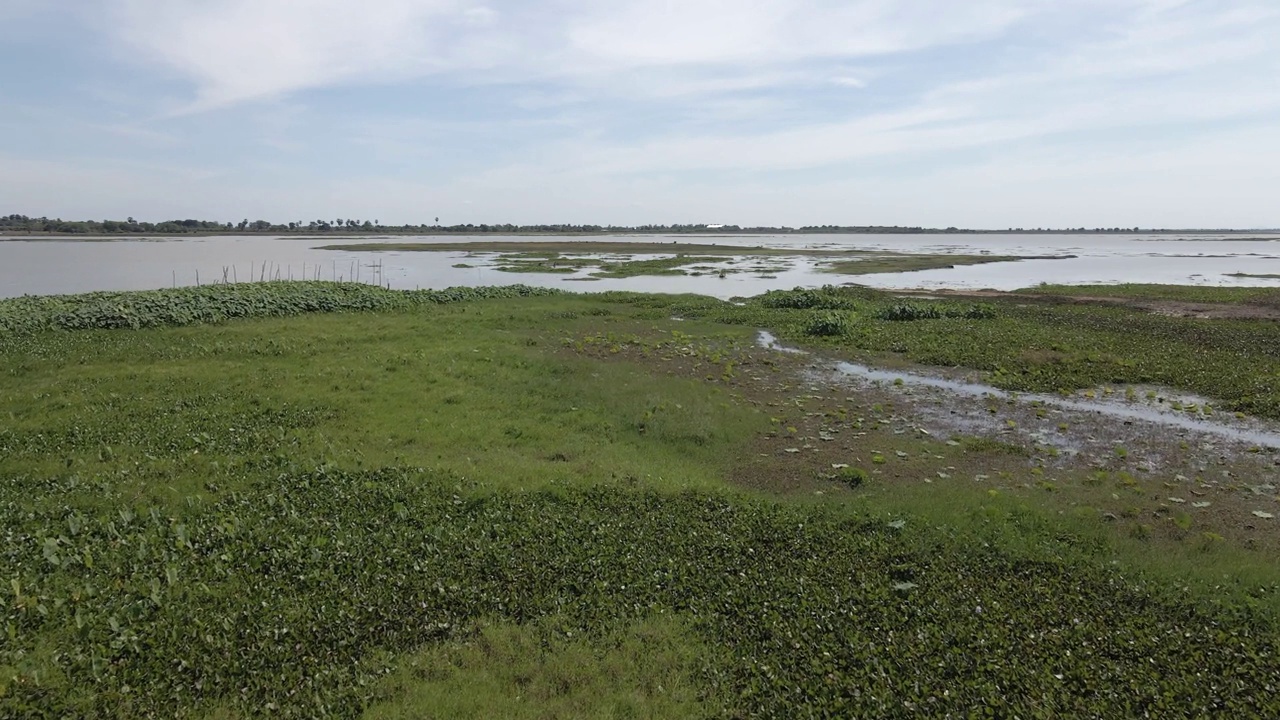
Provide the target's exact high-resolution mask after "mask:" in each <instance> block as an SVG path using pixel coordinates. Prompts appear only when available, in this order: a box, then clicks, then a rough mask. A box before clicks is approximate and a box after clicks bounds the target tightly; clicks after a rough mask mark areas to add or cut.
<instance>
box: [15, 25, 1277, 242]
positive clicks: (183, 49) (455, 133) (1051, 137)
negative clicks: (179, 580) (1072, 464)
mask: <svg viewBox="0 0 1280 720" xmlns="http://www.w3.org/2000/svg"><path fill="white" fill-rule="evenodd" d="M99 1H100V2H104V3H106V4H107V5H108V6H109V7H110V8H111V15H110V16H111V18H112V22H111V23H110V24H109V25H107V27H111V28H114V29H115V30H114V31H115V32H116V33H117V40H119V41H120V42H122V43H123V47H125V48H127V49H128V50H130V51H131V53H130V54H131V56H133V57H137V58H138V59H139V60H140V61H141V62H144V63H149V64H157V65H159V66H161V67H163V68H165V70H166V72H168V73H169V74H170V76H171V77H176V78H178V79H180V80H182V81H185V82H186V83H188V84H189V88H190V89H189V90H188V91H187V92H186V94H184V95H183V97H182V98H181V99H180V100H179V101H177V104H178V105H179V106H181V107H182V109H183V110H184V111H186V112H187V113H191V112H193V111H200V110H209V109H213V108H228V107H232V106H236V105H241V104H247V103H253V106H252V107H251V108H249V109H247V110H241V111H239V112H238V113H237V114H234V115H232V114H230V113H229V114H228V115H227V117H226V118H224V117H222V116H216V117H208V118H201V117H197V118H187V119H185V120H184V121H181V122H173V123H171V124H169V125H165V124H162V123H153V124H152V127H151V128H149V127H148V126H147V123H145V122H138V121H136V120H134V121H132V122H130V119H129V118H128V117H125V118H122V119H117V118H112V119H111V121H110V122H109V123H108V122H107V121H103V123H102V124H103V127H100V128H98V130H97V132H99V134H111V135H112V136H113V137H114V138H117V139H122V140H121V141H120V142H119V143H118V144H119V145H121V146H124V145H126V144H128V143H132V144H133V145H136V146H141V145H143V144H145V143H146V142H152V144H153V145H155V146H157V147H159V146H161V145H162V144H163V143H162V142H161V141H162V140H164V139H165V138H167V137H172V135H174V134H176V135H181V134H182V131H183V130H189V131H191V132H192V135H190V136H188V137H186V138H184V139H185V140H187V141H189V142H191V143H193V142H194V138H195V137H197V136H198V137H199V138H201V140H205V139H207V140H208V141H209V142H210V143H211V144H212V145H211V146H217V145H218V143H223V145H224V146H225V147H227V148H233V150H232V152H229V153H228V155H231V156H233V157H230V158H228V159H227V160H226V161H225V163H224V162H223V159H222V158H221V157H216V156H215V151H213V150H209V148H207V147H200V148H196V147H194V145H193V144H189V145H188V146H187V147H189V148H191V149H193V150H195V151H197V152H199V151H203V150H208V152H204V153H202V154H201V158H202V160H203V161H206V162H210V164H211V165H213V166H215V167H218V168H225V169H226V170H227V172H226V173H224V174H221V175H219V176H217V177H214V178H207V177H204V176H199V177H197V176H185V175H181V173H178V172H177V170H175V169H170V170H164V171H157V173H156V174H155V176H154V177H151V176H149V174H148V172H149V171H141V170H138V169H137V168H134V167H132V166H129V165H127V164H125V165H118V164H116V165H113V164H111V163H109V162H106V161H101V162H99V161H96V160H93V159H84V160H83V163H82V165H83V166H84V167H89V168H92V171H82V170H83V168H78V167H77V165H76V164H75V163H71V164H67V165H64V166H57V167H53V166H49V165H41V166H40V167H34V166H33V167H32V168H30V170H31V172H32V173H33V175H32V177H34V178H36V179H34V180H33V181H32V183H31V184H30V185H28V186H23V187H16V186H15V187H12V188H6V187H4V183H3V182H2V181H0V196H5V197H14V198H19V199H23V200H24V201H26V200H29V201H31V202H36V200H37V198H38V197H39V196H40V194H41V193H45V194H46V195H47V197H46V200H45V203H46V206H48V203H64V202H66V203H71V202H77V203H82V204H84V206H86V207H92V208H98V209H97V210H94V211H93V212H89V213H87V214H88V215H91V216H93V215H101V214H103V212H102V211H101V209H102V208H103V207H105V206H108V205H109V203H108V202H107V198H108V197H111V198H115V201H117V202H118V203H119V205H118V207H120V208H121V209H122V211H124V212H133V213H135V214H137V213H138V212H145V211H144V210H136V209H135V208H137V207H138V206H139V204H140V203H142V204H145V203H153V204H154V205H155V206H163V207H166V208H171V209H172V210H173V211H174V212H175V213H176V211H177V210H180V209H183V208H186V207H187V206H186V205H181V203H183V202H188V201H187V200H184V199H175V198H174V197H172V196H175V195H178V194H181V195H182V196H183V197H184V198H192V199H191V200H190V201H189V202H190V203H191V204H192V205H193V206H194V205H200V206H201V207H207V208H208V209H209V213H211V214H216V213H217V212H221V211H223V210H229V214H230V215H237V216H241V215H243V214H245V212H246V211H250V210H251V209H252V208H261V210H260V211H259V212H261V214H263V215H264V216H271V217H276V216H282V217H283V216H291V215H298V216H309V215H318V214H325V213H327V212H329V210H326V209H325V208H329V209H332V208H337V207H342V208H350V212H356V213H359V214H361V215H371V216H372V215H377V216H379V217H381V218H382V219H384V220H386V219H393V218H399V219H403V220H417V219H420V217H419V215H420V214H421V208H422V207H424V206H431V207H437V206H439V207H441V208H447V207H455V208H458V210H457V212H458V213H459V214H462V213H463V208H466V210H465V212H466V213H469V216H468V217H466V218H462V219H460V221H473V222H481V221H486V222H491V221H502V220H512V221H542V220H547V221H550V220H558V221H564V220H573V221H599V222H615V221H616V222H628V221H632V222H644V221H662V220H678V219H695V218H700V217H707V216H713V217H722V218H726V219H728V221H731V222H744V223H784V222H785V223H806V222H859V221H865V222H868V223H912V224H915V223H926V224H930V223H932V224H944V225H951V224H955V225H962V224H970V225H1000V226H1003V225H1008V224H1011V225H1018V224H1023V225H1026V224H1044V225H1047V224H1054V223H1061V224H1071V225H1080V224H1084V225H1094V224H1106V225H1134V224H1140V225H1175V224H1209V225H1213V224H1267V222H1266V218H1265V215H1266V213H1267V212H1270V208H1271V207H1272V204H1271V201H1270V200H1267V198H1268V197H1271V198H1273V197H1274V196H1275V195H1276V193H1278V192H1280V178H1278V177H1277V175H1276V171H1274V170H1268V169H1267V168H1268V166H1267V164H1266V163H1265V162H1264V160H1265V159H1267V158H1274V157H1275V156H1276V155H1277V154H1280V135H1277V133H1276V132H1275V131H1273V130H1268V129H1267V128H1269V127H1280V83H1277V82H1276V81H1275V78H1277V77H1280V54H1276V53H1274V52H1273V51H1272V50H1271V46H1272V45H1273V44H1274V38H1276V37H1280V5H1276V4H1275V2H1274V0H1265V1H1264V0H1212V1H1211V0H1061V2H1052V3H1051V2H1047V0H969V1H966V2H955V1H954V0H915V1H914V2H902V1H895V0H843V1H839V0H752V1H751V2H741V0H739V1H738V2H729V0H683V1H680V0H613V1H612V2H603V1H599V0H537V1H536V2H533V1H518V0H363V1H362V2H358V3H357V2H351V0H99ZM0 2H3V0H0ZM22 2H29V0H22ZM423 78H428V80H427V81H426V82H421V83H420V84H415V83H414V82H411V81H420V80H421V79H423ZM376 83H403V85H402V87H403V88H404V89H405V92H406V95H407V96H413V95H415V94H418V93H420V92H421V89H422V88H423V87H426V86H428V85H430V87H431V88H432V91H433V92H434V91H438V90H440V89H441V88H442V87H444V88H445V90H446V91H447V90H449V89H454V90H456V89H458V88H463V89H465V90H466V91H467V92H465V93H458V92H454V93H453V94H452V95H446V93H445V92H441V95H442V96H448V97H451V98H452V99H453V100H455V101H456V102H459V103H462V104H465V103H469V102H471V100H472V99H473V98H479V100H478V101H476V103H475V105H474V106H467V107H466V108H465V112H457V113H453V114H450V113H447V112H445V113H441V115H440V116H439V117H435V116H431V117H418V118H408V119H407V118H406V117H405V115H407V114H409V113H406V112H404V111H400V112H395V111H390V110H386V109H384V108H381V107H377V106H376V105H375V106H367V107H361V108H358V109H356V108H349V107H339V106H337V105H336V104H335V103H329V102H326V99H325V98H324V97H323V96H322V95H315V96H312V95H309V94H306V93H305V92H304V91H307V90H311V89H316V88H326V87H335V86H344V85H352V86H362V85H368V84H376ZM135 91H136V89H135ZM140 92H145V90H143V91H140ZM291 96H297V98H296V100H295V99H290V97H291ZM139 104H140V103H132V102H131V103H125V105H129V106H130V107H133V106H135V105H139ZM311 104H314V107H309V105H311ZM321 113H324V114H325V117H324V122H319V119H320V118H319V116H320V114H321ZM232 121H238V122H232ZM1268 123H1270V124H1268ZM108 125H109V126H108ZM232 125H234V126H235V128H234V131H232V130H228V128H231V127H232ZM153 128H155V129H159V130H161V131H163V136H161V135H157V136H155V137H152V138H148V137H147V131H148V130H150V129H153ZM193 128H195V130H192V129H193ZM236 133H238V134H236ZM11 134H12V133H11ZM197 134H198V135H197ZM232 135H235V137H234V138H232V137H231V136H232ZM244 135H255V136H257V138H256V139H257V140H258V141H259V143H266V144H268V145H270V146H271V147H274V148H279V149H284V150H287V151H288V152H285V153H281V156H279V157H276V156H273V157H274V159H275V160H276V161H277V162H280V163H281V165H280V167H278V168H275V169H272V170H271V173H268V174H266V175H264V176H263V177H264V178H266V179H255V177H254V175H253V172H252V171H251V170H249V169H246V168H247V167H248V166H249V164H251V163H254V162H259V161H260V159H259V158H256V157H254V156H253V155H252V154H251V153H250V152H248V151H245V150H244V148H246V147H252V148H253V150H254V151H260V150H261V145H260V144H258V143H254V142H252V141H250V142H246V141H245V139H244V137H243V136H244ZM495 140H496V142H495ZM1128 142H1131V144H1127V143H1128ZM344 144H345V146H346V149H347V150H348V151H349V152H350V155H349V156H347V157H345V158H343V156H342V154H341V153H342V151H343V147H344ZM352 148H354V150H352ZM110 149H111V150H115V148H114V147H112V148H110ZM326 150H328V151H330V152H331V156H327V157H325V158H323V159H324V160H326V162H323V163H321V162H311V161H312V160H314V159H320V158H321V155H322V154H323V153H325V152H326ZM126 153H127V151H125V150H122V151H121V153H120V155H124V154H126ZM109 154H110V153H104V155H109ZM175 155H176V154H175ZM211 157H212V158H213V159H212V160H210V158H211ZM338 158H343V161H344V163H345V162H347V161H349V162H350V163H351V164H352V165H359V168H358V170H359V172H362V173H363V176H361V177H351V178H346V179H337V176H338V175H343V174H348V173H349V172H350V173H351V174H355V172H356V170H348V168H347V166H346V165H345V164H343V163H340V162H339V161H338ZM438 160H439V161H440V162H437V161H438ZM174 162H175V165H176V166H181V163H182V162H183V161H182V160H175V161H174ZM191 162H195V161H191ZM293 162H297V163H299V164H298V165H296V166H293V165H290V163H293ZM320 166H323V169H319V170H317V169H316V168H317V167H320ZM393 166H394V168H395V169H394V173H395V174H394V175H392V171H391V169H390V168H392V167H393ZM304 167H305V168H307V170H305V171H304V169H303V168H304ZM446 167H447V169H442V168H446ZM41 168H43V170H41ZM378 168H383V169H384V170H386V172H387V175H385V176H380V175H379V174H378ZM1232 168H1235V169H1236V170H1237V172H1234V173H1233V172H1232ZM256 169H258V170H261V166H257V168H256ZM42 172H43V175H41V174H40V173H42ZM779 172H782V173H786V174H787V175H786V177H787V178H788V180H787V181H786V183H785V184H780V183H779V181H777V180H769V179H767V176H768V175H769V174H770V173H779ZM112 173H116V177H117V178H118V180H117V181H116V182H112V181H110V180H109V179H108V178H110V177H112ZM326 173H328V174H326ZM18 175H19V176H21V175H23V173H18ZM40 177H47V178H48V182H43V181H40V180H39V178H40ZM286 177H287V179H288V181H289V183H290V184H289V186H288V187H283V186H277V185H274V184H272V181H271V179H274V180H275V181H276V182H281V183H282V178H286ZM710 177H714V178H715V180H714V181H713V180H710V179H708V178H710ZM156 178H159V179H156ZM1215 183H1216V184H1215ZM282 184H283V183H282ZM108 186H109V187H108ZM33 188H36V189H33ZM41 188H42V189H41ZM1197 192H1199V193H1200V195H1199V196H1197V194H1196V193H1197ZM9 193H14V194H13V195H10V194H9ZM802 196H803V197H802ZM1197 197H1200V198H1205V199H1211V200H1212V203H1208V202H1197ZM130 198H132V199H131V200H130ZM467 203H473V204H470V205H468V204H467ZM240 205H249V206H251V207H245V208H244V209H242V210H236V209H234V208H236V207H238V206H240ZM1162 207H1163V208H1164V210H1165V212H1166V218H1167V219H1164V220H1162V219H1161V217H1160V215H1159V212H1160V209H1161V208H1162ZM273 208H278V210H277V209H273ZM700 208H701V210H699V209H700ZM1126 208H1128V209H1130V210H1132V216H1129V215H1127V214H1126V212H1127V211H1126ZM65 212H66V214H68V215H73V214H76V213H75V212H73V211H65ZM343 212H344V213H347V212H348V211H347V210H344V211H343ZM439 212H440V213H441V214H442V215H443V214H444V213H445V210H443V209H442V210H440V211H439ZM1090 212H1092V213H1096V214H1095V215H1089V213H1090ZM655 213H656V214H658V215H660V216H659V217H654V214H655ZM116 214H118V213H116ZM160 214H161V215H166V214H170V213H169V212H168V211H166V212H164V213H160ZM189 214H201V213H199V212H198V211H197V209H196V208H194V207H193V208H191V209H190V213H189ZM248 214H250V215H253V214H254V212H249V213H248ZM430 214H432V215H434V214H435V211H434V210H433V211H432V212H431V213H430ZM1037 214H1038V215H1037ZM1037 218H1038V219H1037ZM1197 218H1198V219H1197ZM1231 218H1236V220H1232V219H1231ZM1277 221H1280V218H1272V219H1271V220H1270V224H1274V223H1275V222H1277Z"/></svg>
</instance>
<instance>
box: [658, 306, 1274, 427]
mask: <svg viewBox="0 0 1280 720" xmlns="http://www.w3.org/2000/svg"><path fill="white" fill-rule="evenodd" d="M991 300H992V302H991V303H989V305H988V306H976V307H975V306H965V305H960V304H958V303H954V302H950V301H931V302H928V303H923V302H918V303H913V304H912V303H909V304H904V303H902V301H901V300H899V299H897V298H894V297H892V296H891V295H889V294H884V293H876V292H874V291H869V290H866V289H861V288H848V289H845V288H827V289H823V290H796V291H774V292H771V293H767V294H765V295H762V296H760V297H758V298H754V299H752V300H750V301H749V302H747V303H746V304H745V305H744V306H742V307H733V306H725V305H704V306H700V307H688V308H683V306H682V308H683V310H682V312H683V316H685V317H702V318H705V319H715V320H719V321H723V322H727V323H740V324H744V325H748V326H754V327H768V328H774V329H776V330H777V331H778V332H780V333H781V335H782V336H783V337H787V338H790V339H792V340H794V341H805V342H811V343H817V344H818V346H819V347H826V348H828V349H834V350H836V351H840V352H844V353H847V354H850V355H853V356H857V357H864V358H866V357H870V358H873V359H875V358H886V357H890V358H902V359H906V360H910V361H912V362H916V363H920V364H924V365H936V366H941V367H964V368H972V369H975V370H981V371H985V372H986V373H987V380H988V381H989V382H990V383H991V384H993V385H996V386H997V387H1001V388H1004V389H1008V390H1017V391H1033V392H1057V391H1061V390H1068V391H1069V390H1077V389H1085V388H1093V387H1098V386H1100V385H1106V384H1156V385H1164V386H1168V387H1172V388H1178V389H1182V390H1188V391H1191V392H1194V393H1196V394H1199V395H1204V396H1207V397H1210V398H1213V399H1216V400H1217V401H1218V403H1217V405H1218V406H1219V407H1221V408H1225V409H1229V410H1232V411H1240V412H1245V413H1249V414H1254V415H1259V416H1262V417H1268V418H1280V326H1278V325H1277V324H1276V323H1275V321H1274V320H1270V319H1234V320H1227V319H1221V320H1199V319H1194V318H1180V317H1167V316H1163V315H1158V314H1152V313H1147V312H1143V311H1141V310H1138V309H1133V308H1126V307H1108V306H1097V305H1080V304H1073V303H1035V304H1026V303H1022V302H1018V300H1017V299H1016V298H999V297H996V298H991ZM896 308H908V309H912V310H911V311H910V312H907V311H906V310H904V311H902V312H899V311H898V310H896ZM833 309H840V310H844V311H846V313H847V315H846V320H845V325H844V332H842V333H840V334H836V335H829V336H825V337H815V336H814V335H811V334H809V333H808V332H807V330H808V328H809V327H810V323H812V322H814V320H815V318H820V317H825V313H827V312H828V311H829V310H833ZM913 318H918V321H916V322H899V321H898V320H900V319H913Z"/></svg>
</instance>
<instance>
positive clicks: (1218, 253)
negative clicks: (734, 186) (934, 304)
mask: <svg viewBox="0 0 1280 720" xmlns="http://www.w3.org/2000/svg"><path fill="white" fill-rule="evenodd" d="M584 239H585V240H598V241H610V242H627V241H634V242H648V243H652V242H655V241H657V242H666V241H676V240H679V241H682V242H704V243H705V242H714V243H719V244H724V245H747V246H760V245H764V246H768V247H782V248H829V249H833V250H849V249H863V250H888V251H896V252H908V253H929V254H938V253H943V254H959V255H970V254H981V253H986V254H992V255H1075V256H1076V257H1074V258H1071V259H1066V260H1027V261H1022V262H1014V263H992V264H986V265H971V266H962V267H957V268H951V269H944V270H926V271H921V272H912V273H889V274H880V275H861V276H856V277H853V276H840V275H832V274H827V273H822V272H820V271H819V269H820V268H821V267H822V265H823V264H824V261H823V260H821V259H816V258H798V257H792V258H768V259H765V260H763V261H761V260H760V259H757V258H747V257H742V258H728V259H726V260H725V261H724V262H722V263H718V264H717V267H723V268H725V269H726V270H728V271H729V272H727V273H726V274H725V276H724V277H723V278H721V277H719V276H718V274H710V275H704V276H701V277H691V276H662V277H633V278H620V279H605V280H595V281H584V280H588V276H589V275H590V271H583V272H579V273H576V274H574V275H552V274H532V273H520V274H513V273H504V272H500V271H498V270H496V269H494V267H495V266H494V264H493V255H471V254H468V253H461V252H404V251H400V252H396V251H392V252H377V253H370V252H348V251H332V250H321V249H319V248H320V247H322V246H324V245H327V244H333V243H342V244H356V243H378V242H395V243H409V242H413V243H424V244H429V243H436V242H449V243H457V242H471V241H475V242H485V241H490V242H491V241H542V242H547V241H552V242H554V241H560V240H564V241H571V240H584ZM637 257H641V256H637ZM644 257H652V256H644ZM458 264H467V265H472V266H474V267H470V268H455V267H454V265H458ZM762 265H764V266H769V267H770V268H771V269H769V270H758V269H755V270H753V269H752V268H758V267H760V266H762ZM735 271H736V272H735ZM1239 272H1244V273H1250V274H1255V275H1265V274H1275V275H1280V234H1249V235H1213V234H1204V233H1199V234H1188V235H1181V236H1170V235H1140V234H1135V235H1035V234H1019V235H805V236H799V237H798V236H793V235H792V236H768V235H759V236H750V237H726V236H715V237H696V236H679V237H671V236H634V235H628V236H623V237H608V236H604V237H591V238H581V237H565V238H557V237H547V236H539V237H495V236H483V237H446V238H441V237H403V236H396V237H372V236H371V237H365V238H346V237H344V238H320V239H316V238H311V239H307V238H296V237H265V236H254V237H238V236H230V237H201V238H190V239H187V238H174V239H118V240H117V239H112V240H103V241H83V240H59V239H48V238H39V239H22V238H5V239H0V297H14V296H20V295H28V294H31V295H47V294H63V293H79V292H90V291H95V290H145V289H154V288H162V287H170V286H174V285H178V286H182V285H195V284H196V283H197V282H200V283H202V284H204V283H210V282H222V281H223V279H224V277H225V278H226V279H227V280H228V281H239V282H245V281H248V280H258V279H262V278H265V277H271V278H276V277H279V278H281V279H286V278H289V277H292V278H293V279H302V278H315V277H317V273H318V276H319V277H320V278H321V279H324V280H334V279H340V280H352V279H357V278H358V279H359V280H360V281H362V282H376V283H379V284H383V285H390V286H391V287H392V288H402V289H413V288H442V287H448V286H454V285H507V284H512V283H524V284H528V285H539V286H543V287H558V288H563V289H566V290H576V291H600V290H637V291H653V292H691V293H701V294H706V295H714V296H717V297H722V298H728V297H734V296H749V295H756V294H759V293H762V292H765V291H767V290H770V289H775V288H793V287H814V286H820V285H825V284H832V283H835V284H838V283H842V282H857V283H859V284H863V285H870V286H873V287H879V288H934V289H936V288H969V289H977V288H991V289H997V290H1013V289H1017V288H1021V287H1026V286H1029V285H1035V284H1037V283H1041V282H1052V283H1116V282H1144V283H1145V282H1150V283H1174V284H1183V285H1265V286H1277V287H1280V279H1264V278H1234V277H1230V276H1229V274H1230V273H1239ZM766 276H769V277H766Z"/></svg>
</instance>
